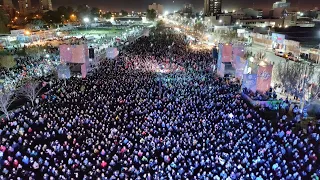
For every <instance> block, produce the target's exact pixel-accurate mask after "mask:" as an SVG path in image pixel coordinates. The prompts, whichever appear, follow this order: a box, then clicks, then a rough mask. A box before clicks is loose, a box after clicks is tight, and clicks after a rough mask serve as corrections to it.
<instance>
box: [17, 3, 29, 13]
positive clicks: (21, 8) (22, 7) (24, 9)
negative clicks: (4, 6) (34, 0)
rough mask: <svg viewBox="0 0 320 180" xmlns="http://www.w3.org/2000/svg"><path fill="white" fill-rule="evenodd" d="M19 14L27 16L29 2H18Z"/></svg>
mask: <svg viewBox="0 0 320 180" xmlns="http://www.w3.org/2000/svg"><path fill="white" fill-rule="evenodd" d="M18 4H19V12H20V14H22V15H27V14H28V13H29V12H30V10H31V0H18Z"/></svg>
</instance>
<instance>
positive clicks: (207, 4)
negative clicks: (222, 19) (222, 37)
mask: <svg viewBox="0 0 320 180" xmlns="http://www.w3.org/2000/svg"><path fill="white" fill-rule="evenodd" d="M221 4H222V0H204V14H205V15H206V16H213V15H217V14H221Z"/></svg>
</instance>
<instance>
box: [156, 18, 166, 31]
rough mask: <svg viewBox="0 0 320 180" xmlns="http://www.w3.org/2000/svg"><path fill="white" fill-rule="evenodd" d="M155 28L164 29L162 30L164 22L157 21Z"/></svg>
mask: <svg viewBox="0 0 320 180" xmlns="http://www.w3.org/2000/svg"><path fill="white" fill-rule="evenodd" d="M156 28H157V29H158V30H162V29H164V28H165V24H164V22H163V21H162V20H160V21H158V22H157V24H156Z"/></svg>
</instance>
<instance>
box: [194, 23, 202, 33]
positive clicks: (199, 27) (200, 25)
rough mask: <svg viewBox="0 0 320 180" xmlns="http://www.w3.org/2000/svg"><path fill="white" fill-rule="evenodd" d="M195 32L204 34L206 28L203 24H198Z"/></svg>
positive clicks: (195, 26)
mask: <svg viewBox="0 0 320 180" xmlns="http://www.w3.org/2000/svg"><path fill="white" fill-rule="evenodd" d="M193 29H194V31H196V32H203V31H204V29H205V26H204V24H203V23H201V22H197V23H196V24H195V25H194V26H193Z"/></svg>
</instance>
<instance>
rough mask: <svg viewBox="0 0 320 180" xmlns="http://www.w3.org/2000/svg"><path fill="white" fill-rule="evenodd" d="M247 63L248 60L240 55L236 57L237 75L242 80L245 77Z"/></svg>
mask: <svg viewBox="0 0 320 180" xmlns="http://www.w3.org/2000/svg"><path fill="white" fill-rule="evenodd" d="M246 65H247V60H244V59H242V58H240V57H239V58H237V59H236V63H235V66H236V75H235V77H236V78H239V79H240V80H241V79H242V78H243V74H244V69H245V67H246Z"/></svg>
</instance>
